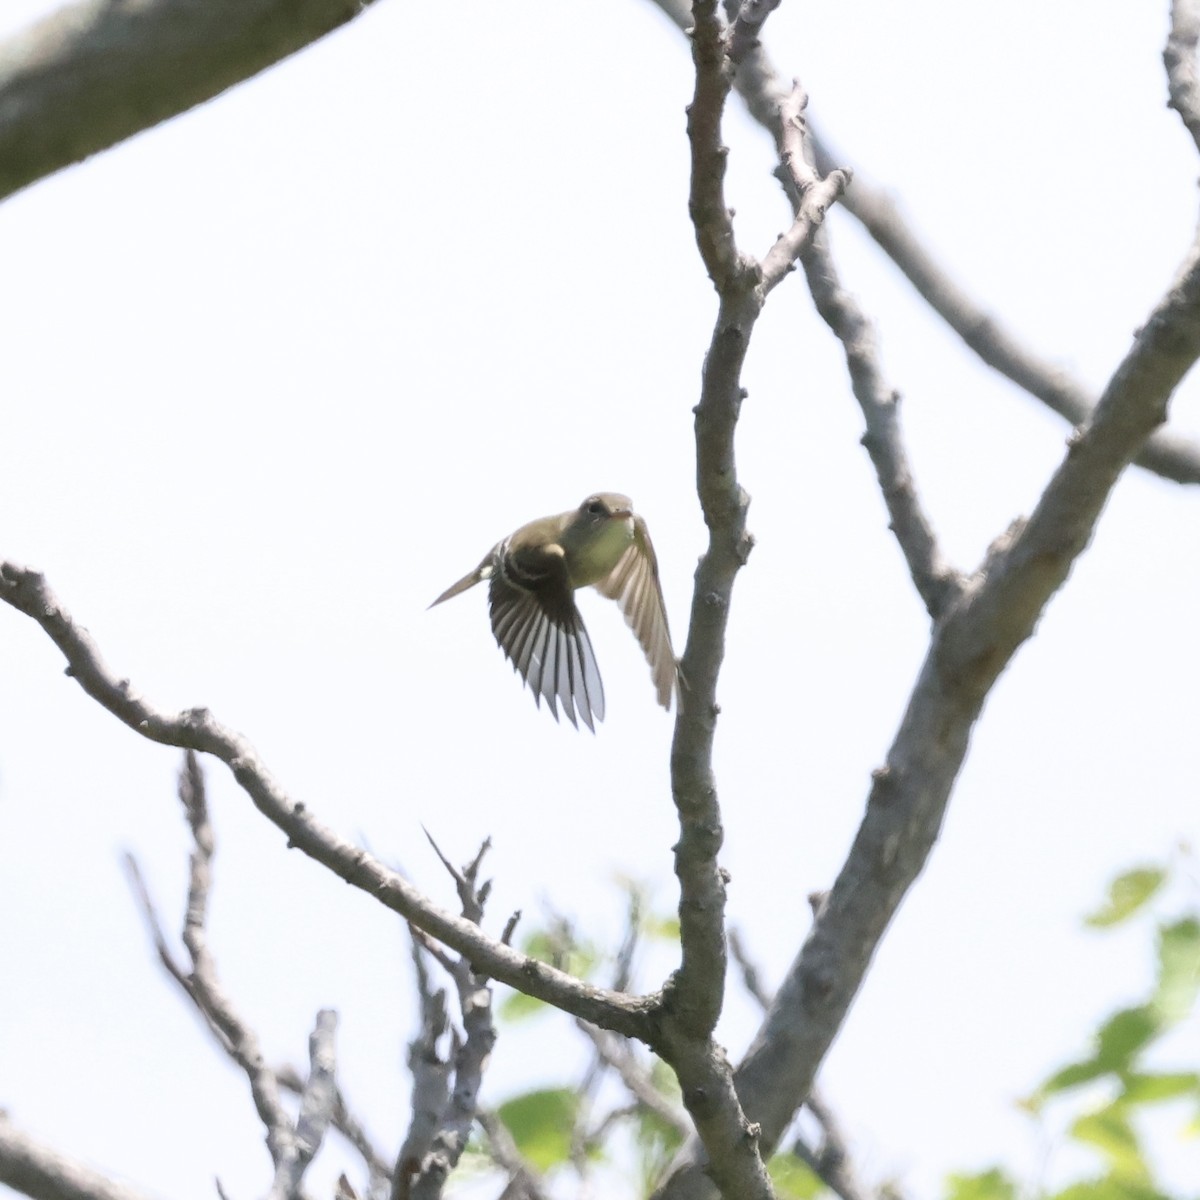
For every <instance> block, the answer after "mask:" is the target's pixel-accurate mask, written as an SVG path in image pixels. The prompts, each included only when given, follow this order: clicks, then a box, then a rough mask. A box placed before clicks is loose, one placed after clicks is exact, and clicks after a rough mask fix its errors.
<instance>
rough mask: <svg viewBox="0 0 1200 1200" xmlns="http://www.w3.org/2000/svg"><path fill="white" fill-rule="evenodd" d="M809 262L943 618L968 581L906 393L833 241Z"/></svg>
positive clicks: (912, 562)
mask: <svg viewBox="0 0 1200 1200" xmlns="http://www.w3.org/2000/svg"><path fill="white" fill-rule="evenodd" d="M801 261H802V262H803V265H804V273H805V277H806V279H807V280H808V286H809V291H810V292H811V293H812V297H813V301H814V303H815V304H816V306H817V311H818V312H819V313H820V314H821V317H822V318H823V319H824V321H825V323H826V324H827V325H828V326H829V328H830V329H831V330H832V331H833V333H834V335H835V336H836V337H837V339H838V341H840V342H841V344H842V349H843V351H844V353H845V355H846V367H847V370H848V372H849V375H850V386H851V388H852V390H853V392H854V398H855V399H856V400H857V401H858V406H859V408H860V409H861V410H862V414H863V420H864V422H865V424H866V427H867V431H866V433H864V434H863V437H862V444H863V446H864V447H865V448H866V451H867V453H868V454H869V455H870V456H871V463H872V465H873V466H874V468H875V476H876V478H877V479H878V481H879V489H880V491H881V492H882V493H883V502H884V504H886V505H887V510H888V516H889V518H890V520H889V524H888V527H889V528H890V529H891V531H892V533H893V534H894V535H895V537H896V542H897V543H898V545H899V546H900V550H901V552H902V553H903V555H904V561H905V563H906V564H907V565H908V573H909V575H910V576H911V578H912V581H913V585H914V586H915V587H916V589H917V593H918V594H919V595H920V597H921V600H922V602H923V603H924V605H925V610H926V612H928V613H929V615H930V616H931V617H933V618H935V619H936V618H938V617H940V616H941V615H942V614H943V613H944V612H945V611H946V609H947V608H948V606H949V605H951V604H953V603H954V602H955V601H956V600H957V599H958V598H959V596H960V595H961V594H962V589H963V586H964V581H963V579H962V577H961V576H960V574H959V573H958V572H957V571H956V570H954V569H953V568H952V567H951V566H950V565H949V564H948V563H947V562H946V560H945V557H944V556H943V554H942V550H941V547H940V545H939V544H938V541H937V537H936V535H935V534H934V532H933V526H932V524H931V522H930V520H929V517H928V516H927V515H926V513H925V509H924V507H923V505H922V504H921V501H920V498H919V497H918V495H917V488H916V483H915V482H914V480H913V476H912V470H911V468H910V467H909V461H908V452H907V451H906V450H905V448H904V442H903V439H902V437H901V433H900V414H899V406H900V393H899V392H897V391H895V390H894V389H892V388H890V387H889V386H888V384H887V382H886V380H885V379H884V377H883V371H882V368H881V367H880V365H879V358H878V355H877V354H876V349H875V331H874V329H873V328H872V326H871V323H870V321H869V320H868V319H867V317H866V316H865V314H864V313H863V311H862V310H861V309H860V308H859V306H858V303H857V301H856V300H855V299H854V297H853V296H852V295H851V294H850V293H849V292H847V291H846V290H845V289H844V288H843V287H842V286H841V283H840V282H839V280H838V274H837V268H836V267H835V266H834V262H833V256H832V255H831V254H830V253H829V246H828V244H827V242H826V241H825V239H824V238H817V239H816V240H815V241H814V242H813V244H812V245H811V246H810V247H809V248H808V250H807V251H806V253H805V255H804V257H803V259H802V260H801Z"/></svg>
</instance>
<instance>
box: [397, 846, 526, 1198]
mask: <svg viewBox="0 0 1200 1200" xmlns="http://www.w3.org/2000/svg"><path fill="white" fill-rule="evenodd" d="M426 837H429V834H428V831H427V832H426ZM429 841H430V844H431V845H432V846H433V848H434V851H435V852H436V853H437V855H438V857H439V858H440V859H441V860H442V863H443V865H444V866H445V867H446V870H447V871H448V872H449V873H450V875H451V876H452V877H453V878H454V881H455V883H456V885H457V887H458V891H459V899H460V901H461V904H462V910H463V914H464V916H467V917H468V919H470V920H472V921H475V922H478V921H480V920H482V918H483V908H484V903H485V901H486V899H487V894H488V892H489V891H490V889H491V885H490V883H487V882H485V883H482V884H481V883H480V882H479V869H480V866H481V865H482V862H483V856H484V855H485V854H486V853H487V850H488V847H489V845H490V841H485V842H484V843H483V845H482V846H481V847H480V849H479V853H478V854H476V856H475V858H474V859H473V860H472V861H471V862H470V863H469V864H468V865H467V866H466V867H464V868H463V869H462V870H459V869H458V868H457V867H454V866H453V865H451V863H450V862H449V860H448V859H447V858H446V856H445V855H444V854H442V852H441V850H440V849H439V848H438V846H437V843H436V842H434V841H433V838H431V837H430V838H429ZM511 927H512V922H510V923H509V927H508V929H507V930H506V935H507V936H511V932H512V928H511ZM412 932H413V950H414V962H415V963H416V965H417V982H418V987H419V990H420V993H421V1000H422V1003H421V1008H422V1033H421V1034H420V1035H419V1036H418V1038H417V1040H416V1041H414V1043H413V1047H412V1050H413V1053H412V1055H411V1056H410V1064H411V1065H412V1066H413V1120H412V1125H411V1127H410V1129H409V1134H408V1137H406V1138H405V1143H404V1146H403V1147H402V1148H401V1151H400V1158H399V1160H398V1162H397V1167H396V1173H395V1176H394V1180H393V1186H392V1197H393V1200H409V1198H410V1197H411V1200H437V1198H438V1197H440V1196H441V1194H442V1189H443V1187H444V1186H445V1183H446V1180H447V1179H448V1178H449V1175H450V1172H451V1171H453V1169H454V1167H455V1166H456V1165H457V1164H458V1160H459V1158H461V1156H462V1152H463V1151H464V1150H465V1149H466V1147H467V1140H468V1138H469V1137H470V1134H471V1127H472V1125H473V1124H474V1123H475V1118H476V1112H477V1109H478V1103H479V1088H480V1084H481V1083H482V1081H483V1072H484V1068H485V1067H486V1066H487V1060H488V1057H489V1055H490V1054H491V1052H492V1047H493V1046H494V1045H495V1043H496V1027H495V1024H494V1022H493V1020H492V990H491V988H490V987H489V986H488V979H487V976H486V975H485V974H483V973H482V972H480V971H477V970H476V969H475V968H474V967H473V966H472V965H471V963H470V962H468V961H467V959H466V958H461V957H460V958H457V959H452V958H451V957H450V956H449V955H447V954H445V953H444V952H443V951H442V950H441V948H440V947H438V946H436V945H431V944H430V939H429V937H428V935H427V934H425V933H423V932H422V931H420V930H418V929H415V928H414V929H413V930H412ZM422 949H424V950H425V951H427V952H429V953H431V954H433V955H434V957H436V958H437V960H438V962H439V963H441V964H442V966H443V968H444V969H445V970H446V972H447V973H448V974H449V976H450V978H451V979H452V980H453V981H454V986H455V989H456V990H457V992H458V1003H459V1008H460V1010H461V1012H462V1021H463V1036H462V1037H461V1038H459V1037H458V1035H457V1033H456V1032H455V1031H453V1030H451V1035H452V1037H451V1048H452V1051H453V1054H452V1059H453V1062H452V1063H451V1061H449V1059H447V1060H445V1061H443V1060H442V1059H441V1056H440V1054H439V1053H438V1050H437V1040H438V1038H439V1037H440V1036H441V1032H442V1030H444V1029H445V1028H447V1027H448V1026H449V1022H448V1020H447V1019H446V1017H445V1011H444V1008H445V1006H444V997H443V995H442V994H441V993H438V994H437V995H436V996H435V995H434V993H433V992H432V989H431V987H430V985H429V981H428V977H427V975H426V973H425V971H424V964H423V963H422V962H421V961H420V957H421V950H422ZM418 1074H420V1075H421V1076H422V1078H425V1077H427V1078H428V1080H429V1081H430V1087H429V1089H428V1094H427V1095H422V1094H420V1091H419V1089H420V1088H421V1086H422V1085H421V1081H420V1080H419V1079H418Z"/></svg>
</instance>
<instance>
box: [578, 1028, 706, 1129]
mask: <svg viewBox="0 0 1200 1200" xmlns="http://www.w3.org/2000/svg"><path fill="white" fill-rule="evenodd" d="M575 1025H576V1027H577V1028H578V1029H579V1031H580V1032H581V1033H582V1034H583V1035H584V1036H585V1037H586V1038H587V1039H588V1041H590V1042H591V1043H592V1045H593V1046H594V1047H595V1050H596V1053H597V1055H599V1057H600V1058H601V1060H602V1061H603V1062H604V1063H605V1065H606V1066H608V1067H611V1068H612V1070H613V1071H615V1072H616V1074H617V1077H618V1078H619V1079H620V1080H621V1082H622V1083H623V1084H624V1085H625V1089H626V1091H628V1092H629V1094H630V1095H631V1096H632V1097H633V1098H634V1100H636V1101H637V1102H638V1104H640V1105H641V1106H642V1107H643V1108H645V1109H648V1110H649V1111H650V1112H652V1113H653V1114H654V1115H655V1116H656V1117H657V1118H658V1119H659V1120H660V1121H661V1122H662V1123H663V1124H664V1125H665V1126H667V1128H668V1129H673V1130H675V1132H676V1133H678V1134H679V1136H680V1137H681V1138H689V1137H692V1136H693V1135H694V1134H695V1132H696V1129H695V1126H693V1124H692V1123H691V1121H689V1120H688V1118H687V1114H686V1113H684V1112H681V1111H680V1110H679V1109H678V1108H676V1107H675V1105H674V1104H672V1103H671V1101H670V1100H668V1099H667V1098H666V1096H664V1095H663V1094H662V1092H660V1091H659V1090H658V1088H657V1087H656V1086H655V1084H654V1081H653V1080H652V1079H651V1078H650V1074H649V1072H648V1071H646V1069H645V1068H644V1067H643V1066H642V1064H641V1063H639V1062H638V1061H637V1059H636V1058H635V1057H634V1054H633V1052H632V1050H631V1048H630V1046H629V1045H628V1043H627V1042H625V1041H622V1040H621V1039H619V1038H617V1037H616V1036H615V1035H613V1034H611V1033H609V1032H608V1030H607V1029H597V1028H596V1026H595V1025H589V1024H588V1023H587V1021H580V1020H578V1019H576V1021H575Z"/></svg>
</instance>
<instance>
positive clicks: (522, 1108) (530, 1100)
mask: <svg viewBox="0 0 1200 1200" xmlns="http://www.w3.org/2000/svg"><path fill="white" fill-rule="evenodd" d="M578 1110H579V1093H578V1092H576V1091H575V1090H574V1089H573V1088H544V1089H542V1090H540V1091H534V1092H526V1093H525V1094H524V1095H523V1096H514V1097H513V1099H511V1100H506V1101H505V1102H504V1103H503V1104H502V1105H500V1108H499V1117H500V1119H501V1120H502V1121H503V1122H504V1124H505V1125H507V1126H508V1131H509V1133H511V1134H512V1136H513V1141H514V1142H516V1143H517V1149H518V1150H520V1151H521V1153H522V1154H523V1155H524V1156H525V1157H526V1158H527V1159H529V1161H530V1162H531V1163H532V1164H533V1166H534V1167H536V1168H537V1169H538V1170H539V1171H547V1170H549V1169H550V1168H551V1167H553V1166H557V1165H558V1164H560V1163H564V1162H566V1161H567V1158H568V1156H569V1154H570V1151H571V1132H572V1130H573V1129H574V1128H575V1116H576V1114H577V1112H578Z"/></svg>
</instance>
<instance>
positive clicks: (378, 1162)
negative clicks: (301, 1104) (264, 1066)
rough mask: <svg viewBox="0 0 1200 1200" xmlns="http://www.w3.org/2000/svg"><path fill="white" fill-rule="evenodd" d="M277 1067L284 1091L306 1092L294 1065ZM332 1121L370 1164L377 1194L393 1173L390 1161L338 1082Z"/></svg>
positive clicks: (370, 1172) (277, 1073)
mask: <svg viewBox="0 0 1200 1200" xmlns="http://www.w3.org/2000/svg"><path fill="white" fill-rule="evenodd" d="M274 1070H275V1078H276V1079H277V1080H278V1081H279V1086H280V1087H281V1088H283V1090H284V1091H286V1092H290V1093H291V1094H292V1095H294V1096H300V1095H302V1094H303V1092H304V1080H303V1079H302V1078H301V1077H300V1073H299V1071H297V1070H296V1068H295V1067H293V1066H290V1065H285V1066H282V1067H275V1069H274ZM330 1123H331V1124H332V1126H333V1128H334V1129H336V1130H337V1132H338V1133H339V1134H340V1135H341V1136H342V1137H343V1138H344V1139H345V1140H346V1142H347V1143H349V1145H350V1146H352V1147H353V1148H354V1150H355V1151H356V1153H357V1154H358V1156H359V1157H360V1158H361V1159H362V1160H363V1165H364V1166H365V1167H366V1168H367V1173H368V1175H369V1177H370V1194H371V1195H376V1194H377V1193H378V1192H379V1191H380V1189H382V1188H384V1187H386V1185H387V1183H388V1181H389V1180H390V1179H391V1177H392V1168H391V1164H390V1163H388V1162H387V1160H386V1159H385V1158H384V1157H383V1154H382V1153H381V1152H380V1151H379V1149H378V1147H376V1145H375V1144H374V1142H373V1141H372V1140H371V1137H370V1135H369V1134H368V1133H367V1131H366V1129H365V1128H364V1126H363V1124H362V1122H361V1121H360V1120H359V1119H358V1118H357V1117H356V1116H355V1115H354V1114H353V1113H352V1112H351V1111H350V1107H349V1105H348V1104H347V1103H346V1098H345V1096H344V1095H343V1094H342V1092H341V1089H340V1088H338V1087H337V1086H336V1082H335V1086H334V1096H333V1112H332V1115H331V1117H330Z"/></svg>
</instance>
